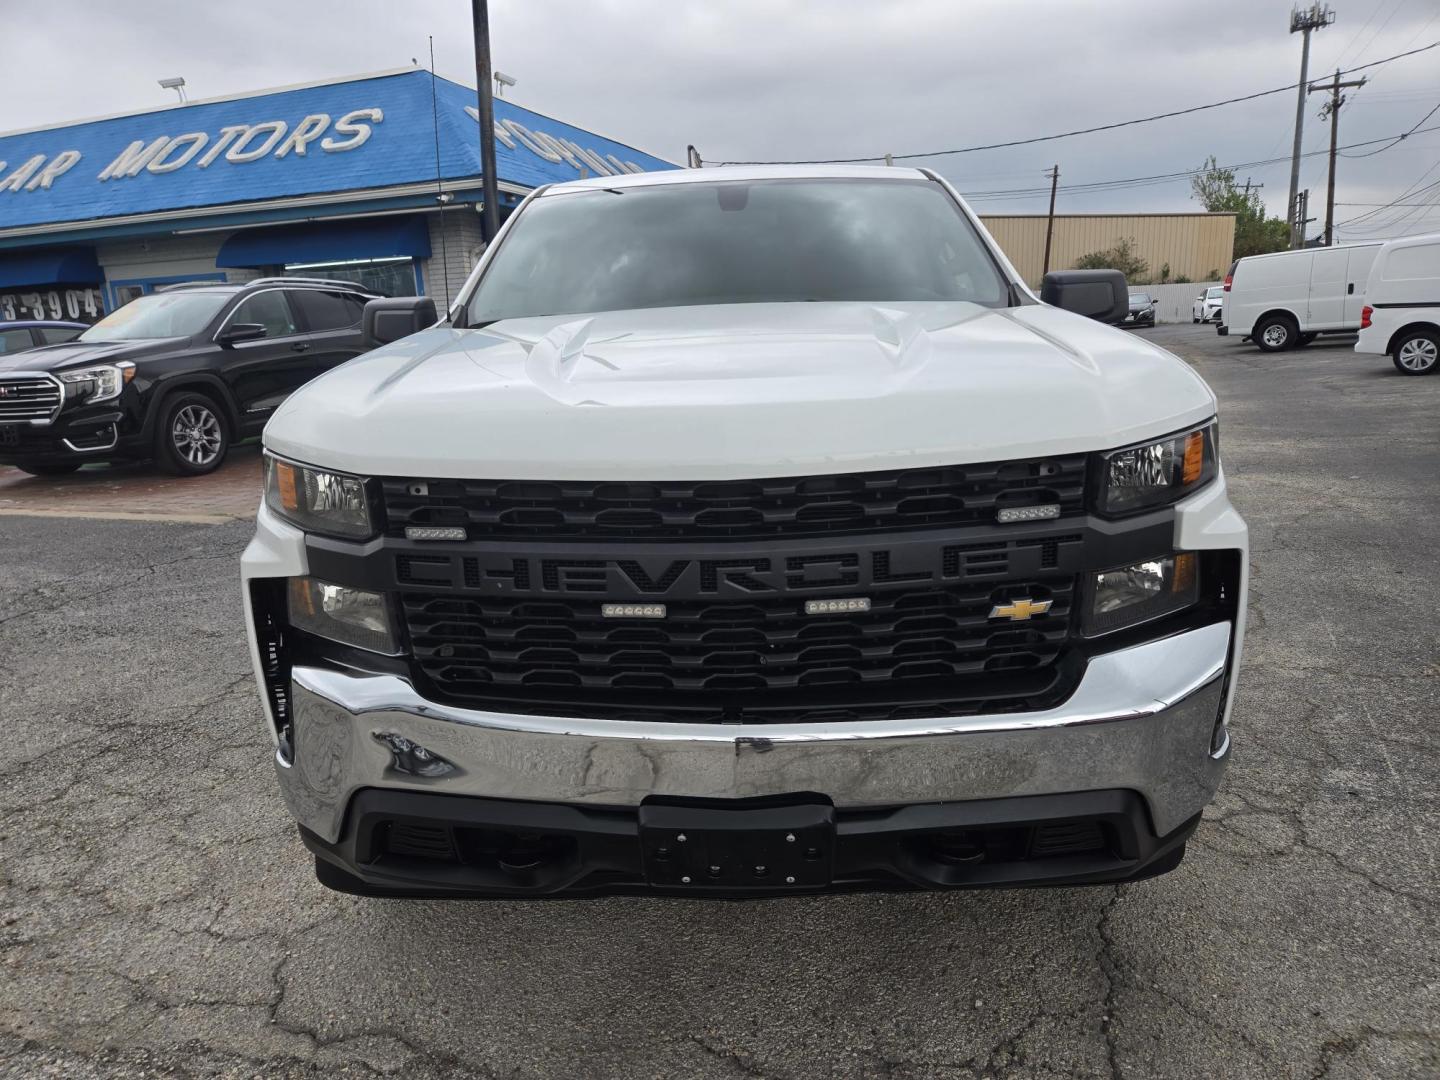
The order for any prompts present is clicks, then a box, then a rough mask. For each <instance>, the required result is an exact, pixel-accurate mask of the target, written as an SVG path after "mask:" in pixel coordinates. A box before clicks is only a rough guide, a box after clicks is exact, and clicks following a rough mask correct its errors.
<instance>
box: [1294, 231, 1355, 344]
mask: <svg viewBox="0 0 1440 1080" xmlns="http://www.w3.org/2000/svg"><path fill="white" fill-rule="evenodd" d="M1349 261H1350V252H1349V250H1348V249H1347V248H1316V249H1315V252H1314V257H1313V258H1312V259H1311V260H1310V301H1309V304H1308V305H1307V311H1306V316H1305V325H1304V326H1302V327H1301V328H1300V329H1301V330H1339V329H1341V328H1342V327H1343V326H1344V325H1345V284H1346V281H1347V278H1346V277H1345V267H1346V264H1347V263H1349ZM1355 325H1356V326H1357V327H1358V326H1359V325H1360V317H1359V315H1358V313H1357V315H1356V317H1355Z"/></svg>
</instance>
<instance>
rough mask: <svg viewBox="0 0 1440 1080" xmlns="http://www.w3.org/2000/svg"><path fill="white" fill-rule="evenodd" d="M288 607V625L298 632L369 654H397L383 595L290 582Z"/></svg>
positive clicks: (312, 580) (308, 580) (312, 581)
mask: <svg viewBox="0 0 1440 1080" xmlns="http://www.w3.org/2000/svg"><path fill="white" fill-rule="evenodd" d="M289 607H290V625H291V626H294V627H297V628H298V629H301V630H304V631H307V632H308V633H311V634H315V635H316V636H318V637H323V638H327V639H329V640H330V641H338V642H339V643H340V644H342V645H353V646H355V647H356V648H357V649H368V650H369V651H370V652H377V653H386V654H388V655H391V656H394V655H395V654H396V653H397V652H398V651H399V650H397V649H396V648H395V634H394V631H393V629H392V623H391V620H390V609H389V606H388V605H387V604H386V602H385V595H384V594H383V593H377V592H369V591H367V590H365V589H352V588H350V587H349V586H348V585H333V584H331V583H330V582H328V581H319V580H317V579H316V578H308V577H303V578H291V579H290V604H289Z"/></svg>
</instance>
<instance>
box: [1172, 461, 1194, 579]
mask: <svg viewBox="0 0 1440 1080" xmlns="http://www.w3.org/2000/svg"><path fill="white" fill-rule="evenodd" d="M1185 457H1186V460H1187V461H1188V460H1189V457H1190V455H1189V454H1188V453H1187V454H1186V455H1185ZM1194 588H1195V554H1194V553H1193V552H1187V553H1185V554H1183V555H1176V556H1175V571H1174V573H1173V574H1171V576H1170V591H1171V592H1172V593H1189V592H1190V591H1191V590H1192V589H1194Z"/></svg>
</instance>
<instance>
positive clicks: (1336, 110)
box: [1306, 68, 1365, 247]
mask: <svg viewBox="0 0 1440 1080" xmlns="http://www.w3.org/2000/svg"><path fill="white" fill-rule="evenodd" d="M1364 85H1365V80H1364V79H1363V78H1362V79H1351V80H1350V81H1349V82H1341V81H1340V69H1339V68H1336V69H1335V78H1334V79H1332V80H1331V81H1330V82H1327V83H1316V84H1315V85H1314V86H1310V87H1307V88H1306V89H1307V92H1308V93H1311V94H1313V93H1315V92H1316V91H1317V90H1320V91H1325V90H1328V91H1330V100H1329V101H1327V102H1326V103H1325V107H1324V108H1322V109H1321V110H1320V115H1321V116H1322V117H1324V116H1328V117H1329V118H1330V186H1329V188H1328V189H1327V190H1326V192H1325V246H1326V247H1329V246H1330V245H1331V244H1333V243H1334V242H1335V144H1336V142H1337V141H1338V139H1339V132H1340V106H1341V105H1343V104H1345V97H1344V95H1343V94H1341V93H1340V91H1341V90H1343V89H1344V88H1345V87H1347V86H1354V87H1361V86H1364Z"/></svg>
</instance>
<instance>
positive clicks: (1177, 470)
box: [1096, 421, 1218, 516]
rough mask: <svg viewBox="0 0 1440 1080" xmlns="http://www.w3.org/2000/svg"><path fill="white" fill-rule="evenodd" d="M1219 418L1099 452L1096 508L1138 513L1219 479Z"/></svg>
mask: <svg viewBox="0 0 1440 1080" xmlns="http://www.w3.org/2000/svg"><path fill="white" fill-rule="evenodd" d="M1217 462H1218V456H1217V452H1216V447H1215V423H1214V421H1211V422H1210V423H1208V424H1206V425H1205V426H1204V427H1200V428H1196V429H1194V430H1193V431H1186V432H1183V433H1182V434H1179V435H1170V436H1168V437H1166V438H1164V439H1159V440H1157V441H1156V442H1150V443H1144V444H1143V445H1141V446H1131V447H1128V448H1127V449H1124V450H1112V451H1110V452H1109V453H1108V454H1101V455H1100V463H1101V469H1100V491H1099V495H1098V496H1097V506H1096V509H1097V510H1099V512H1100V513H1102V514H1106V515H1109V516H1118V515H1122V514H1133V513H1135V512H1137V511H1140V510H1149V509H1151V508H1152V507H1156V506H1164V505H1166V504H1167V503H1173V502H1175V501H1177V500H1178V499H1182V498H1184V497H1185V496H1186V495H1188V494H1190V493H1191V492H1192V491H1195V490H1196V489H1198V488H1201V487H1204V486H1205V485H1206V484H1208V483H1209V482H1210V481H1211V480H1213V479H1215V473H1216V471H1217V468H1218V464H1217Z"/></svg>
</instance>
